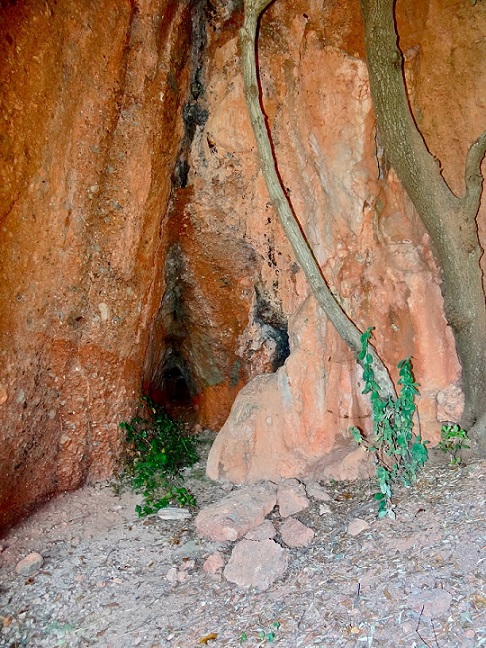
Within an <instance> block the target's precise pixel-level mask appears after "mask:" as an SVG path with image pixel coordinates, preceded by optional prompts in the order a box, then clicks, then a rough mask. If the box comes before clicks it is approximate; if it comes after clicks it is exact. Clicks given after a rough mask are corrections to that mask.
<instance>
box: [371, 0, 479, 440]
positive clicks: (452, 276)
mask: <svg viewBox="0 0 486 648" xmlns="http://www.w3.org/2000/svg"><path fill="white" fill-rule="evenodd" d="M361 7H362V12H363V19H364V28H365V48H366V58H367V63H368V71H369V77H370V87H371V97H372V100H373V106H374V109H375V115H376V121H377V124H378V131H379V134H380V139H381V140H382V141H383V144H384V147H385V149H386V151H387V155H388V158H389V160H390V163H391V165H392V166H393V168H394V169H395V171H396V173H397V176H398V178H399V180H400V182H401V183H402V185H403V187H404V188H405V190H406V191H407V193H408V195H409V197H410V199H411V200H412V202H413V204H414V206H415V208H416V210H417V212H418V214H419V216H420V217H421V219H422V221H423V223H424V225H425V228H426V229H427V232H428V233H429V235H430V238H431V241H432V246H433V251H434V254H435V256H436V260H437V261H438V264H439V266H440V267H441V269H442V294H443V297H444V308H445V315H446V318H447V321H448V323H449V325H450V326H451V328H452V331H453V333H454V336H455V340H456V347H457V352H458V356H459V359H460V361H461V364H462V382H463V390H464V395H465V411H464V415H463V419H462V421H461V425H462V426H463V427H464V428H465V429H469V431H470V433H471V435H476V436H477V438H478V440H479V441H480V443H481V445H482V447H483V450H484V449H486V302H485V294H484V289H483V276H482V271H481V266H480V258H481V255H482V254H483V250H482V248H481V244H480V241H479V236H478V228H477V223H476V217H477V213H478V210H479V205H480V200H481V192H482V183H483V178H482V175H481V161H482V159H483V157H484V154H485V151H486V132H484V133H483V134H482V135H480V136H479V137H478V139H477V140H476V141H475V142H474V143H473V144H472V146H471V147H470V149H469V152H468V154H467V158H466V164H465V181H466V190H465V193H464V195H463V196H461V197H459V196H456V195H455V194H454V193H453V192H452V190H451V189H450V188H449V186H448V185H447V183H446V181H445V180H444V178H443V177H442V175H441V173H440V169H439V166H438V163H437V162H436V160H435V159H434V157H433V156H432V155H431V154H430V153H429V151H428V149H427V146H426V144H425V142H424V140H423V138H422V135H421V133H420V131H419V130H418V128H417V126H416V124H415V121H414V119H413V115H412V112H411V109H410V105H409V102H408V97H407V92H406V88H405V81H404V75H403V57H402V54H401V52H400V50H399V48H398V46H397V34H396V30H395V20H394V0H361Z"/></svg>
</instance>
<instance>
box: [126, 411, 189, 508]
mask: <svg viewBox="0 0 486 648" xmlns="http://www.w3.org/2000/svg"><path fill="white" fill-rule="evenodd" d="M142 407H143V408H144V409H145V411H146V412H147V413H148V415H149V418H144V417H140V416H137V417H135V418H133V419H132V420H131V421H130V422H128V423H127V422H122V423H120V427H121V428H122V429H123V430H124V431H125V434H126V437H125V440H126V444H127V451H126V458H125V467H124V476H125V477H126V479H127V481H128V483H129V485H130V487H131V488H133V490H135V491H136V492H138V493H142V495H143V498H144V503H143V505H142V506H139V505H137V507H136V511H137V513H138V515H140V516H144V515H151V514H153V513H156V512H157V511H158V510H159V509H162V508H165V507H167V506H169V504H178V505H179V506H194V505H195V504H196V499H195V497H194V495H193V494H192V493H191V492H190V491H189V490H188V489H187V488H185V487H184V486H183V478H182V470H183V469H184V468H186V467H189V466H192V465H193V464H194V463H196V461H197V460H198V458H199V455H198V452H197V444H198V440H197V438H196V437H193V436H189V435H188V434H187V432H186V430H185V427H184V424H183V423H182V422H177V421H174V420H173V419H171V418H170V416H168V414H167V413H166V412H165V411H164V409H163V408H162V407H161V406H160V405H157V404H156V403H154V402H153V401H152V400H150V399H149V398H143V399H142Z"/></svg>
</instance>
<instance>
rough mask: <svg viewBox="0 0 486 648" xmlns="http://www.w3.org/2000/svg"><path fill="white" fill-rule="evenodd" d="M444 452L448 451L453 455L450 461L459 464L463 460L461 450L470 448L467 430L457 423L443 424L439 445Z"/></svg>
mask: <svg viewBox="0 0 486 648" xmlns="http://www.w3.org/2000/svg"><path fill="white" fill-rule="evenodd" d="M437 447H438V448H439V450H442V452H448V453H449V454H450V455H451V460H450V463H451V465H452V466H457V465H459V464H460V463H461V462H462V457H461V456H460V452H461V450H467V449H469V448H470V445H469V436H468V434H467V431H466V430H463V429H462V427H461V426H460V425H458V424H457V423H447V424H446V425H443V426H442V428H441V431H440V442H439V444H438V446H437Z"/></svg>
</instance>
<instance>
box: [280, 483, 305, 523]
mask: <svg viewBox="0 0 486 648" xmlns="http://www.w3.org/2000/svg"><path fill="white" fill-rule="evenodd" d="M277 504H278V508H279V511H280V515H281V517H283V518H286V517H289V515H294V513H298V512H299V511H303V510H304V509H306V508H307V507H308V506H309V504H310V502H309V500H308V498H307V496H306V494H305V488H304V485H303V484H301V483H300V482H299V481H298V480H297V479H286V480H285V481H283V482H281V483H280V484H279V487H278V491H277Z"/></svg>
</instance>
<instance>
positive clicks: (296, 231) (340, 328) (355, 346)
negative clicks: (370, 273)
mask: <svg viewBox="0 0 486 648" xmlns="http://www.w3.org/2000/svg"><path fill="white" fill-rule="evenodd" d="M270 2H272V0H245V15H244V24H243V28H242V29H241V31H240V43H241V51H242V67H243V80H244V89H245V99H246V103H247V107H248V112H249V115H250V120H251V125H252V127H253V132H254V135H255V140H256V144H257V149H258V155H259V159H260V166H261V170H262V173H263V177H264V179H265V183H266V185H267V189H268V193H269V196H270V199H271V201H272V204H273V206H274V208H275V211H276V212H277V215H278V217H279V220H280V223H281V225H282V227H283V230H284V232H285V234H286V236H287V237H288V239H289V241H290V243H291V245H292V248H293V250H294V253H295V256H296V259H297V261H298V263H299V264H300V266H301V267H302V270H303V271H304V274H305V276H306V279H307V281H308V282H309V285H310V287H311V289H312V291H313V293H314V295H315V297H316V299H317V302H318V304H319V305H320V306H321V308H322V309H323V311H324V313H325V314H326V315H327V317H328V318H329V320H330V322H331V323H332V325H333V326H334V328H335V329H336V331H337V332H338V333H339V335H340V336H341V337H342V339H343V340H344V341H345V342H346V344H347V345H348V346H349V347H350V348H351V349H352V351H353V352H354V353H355V354H356V357H357V356H358V353H359V351H360V350H361V331H360V330H359V329H358V328H357V327H356V326H355V324H354V323H353V322H352V321H351V320H350V319H349V318H348V316H347V315H346V313H345V312H344V310H343V308H342V307H341V305H340V304H339V303H338V302H337V300H336V298H335V297H334V295H333V294H332V292H331V291H330V289H329V286H328V285H327V283H326V280H325V278H324V276H323V274H322V271H321V269H320V267H319V265H318V263H317V261H316V259H315V257H314V254H313V253H312V250H311V248H310V246H309V243H308V241H307V239H306V237H305V234H304V232H303V231H302V228H301V226H300V224H299V222H298V220H297V218H296V216H295V214H294V212H293V209H292V206H291V204H290V202H289V199H288V198H287V195H286V194H285V192H284V190H283V187H282V183H281V181H280V178H279V175H278V172H277V164H276V161H275V158H274V155H273V151H272V146H271V142H270V136H269V132H268V128H267V125H266V123H265V117H264V115H263V112H262V109H261V106H260V102H261V97H260V90H259V83H258V73H257V66H256V41H257V30H258V20H259V17H260V15H261V13H262V12H263V11H264V10H265V9H266V7H267V6H268V5H269V4H270ZM369 352H370V353H371V354H372V356H373V360H374V365H373V369H374V372H375V377H376V379H377V382H378V384H379V386H380V394H381V396H382V397H384V398H387V397H392V398H394V397H396V392H395V387H394V385H393V381H392V380H391V378H390V375H389V373H388V371H387V369H386V367H385V365H384V364H383V362H382V361H381V359H380V358H379V357H378V355H377V353H376V351H375V350H374V349H373V348H372V347H371V346H370V347H369Z"/></svg>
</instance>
